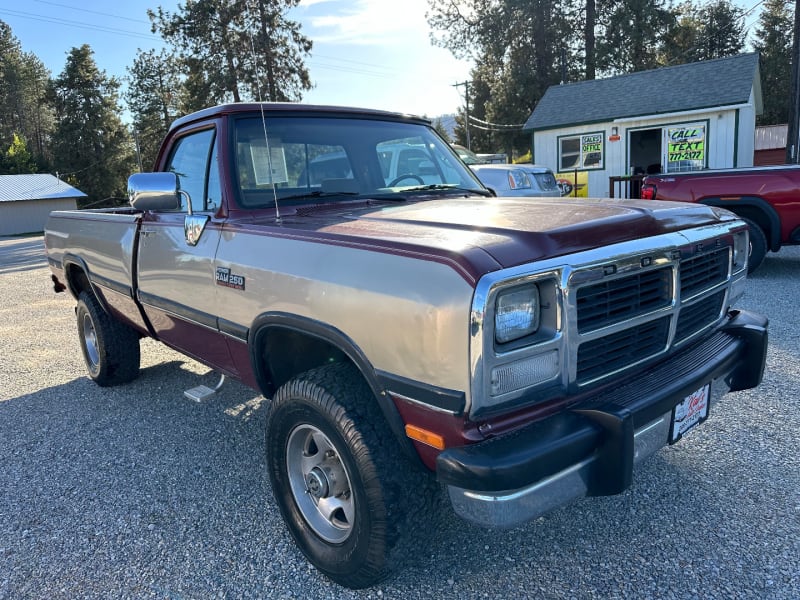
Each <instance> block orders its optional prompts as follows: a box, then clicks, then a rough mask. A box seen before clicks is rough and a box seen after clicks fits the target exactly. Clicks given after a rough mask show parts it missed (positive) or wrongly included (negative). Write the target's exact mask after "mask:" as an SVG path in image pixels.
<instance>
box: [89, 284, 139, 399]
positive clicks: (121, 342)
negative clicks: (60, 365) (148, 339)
mask: <svg viewBox="0 0 800 600" xmlns="http://www.w3.org/2000/svg"><path fill="white" fill-rule="evenodd" d="M75 313H76V316H77V318H78V337H79V339H80V343H81V351H82V352H83V359H84V361H85V362H86V369H87V371H88V372H89V377H91V378H92V380H94V382H95V383H97V385H100V386H103V387H107V386H113V385H120V384H123V383H128V382H130V381H133V380H134V379H136V377H138V375H139V364H140V360H141V354H140V351H139V334H138V333H136V332H135V331H134V330H133V329H131V328H130V327H128V326H127V325H124V324H123V323H120V322H119V321H117V320H115V319H114V318H113V317H111V316H110V315H109V314H108V313H107V312H106V311H105V310H103V307H102V306H100V303H99V302H98V301H97V298H95V296H94V295H93V294H91V293H89V292H85V291H84V292H81V293H80V296H79V297H78V308H77V310H76V311H75Z"/></svg>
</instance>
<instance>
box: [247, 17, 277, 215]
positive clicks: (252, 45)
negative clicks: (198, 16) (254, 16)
mask: <svg viewBox="0 0 800 600" xmlns="http://www.w3.org/2000/svg"><path fill="white" fill-rule="evenodd" d="M247 34H248V36H249V37H250V49H251V51H252V52H253V67H254V68H255V73H256V89H257V90H258V106H259V108H260V109H261V126H262V127H263V128H264V142H265V143H266V144H267V167H268V168H269V180H270V183H272V196H273V199H274V200H275V222H276V223H280V222H281V211H280V208H278V190H277V188H276V187H275V181H274V180H273V178H272V173H273V171H272V148H270V145H269V135H268V134H267V118H266V117H265V116H264V100H263V99H262V97H261V81H260V75H259V72H258V71H259V69H258V58H257V57H256V44H255V42H254V41H253V34H252V33H251V32H249V31H248V32H247Z"/></svg>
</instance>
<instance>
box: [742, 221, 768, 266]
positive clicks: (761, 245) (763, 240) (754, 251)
mask: <svg viewBox="0 0 800 600" xmlns="http://www.w3.org/2000/svg"><path fill="white" fill-rule="evenodd" d="M739 218H740V219H741V220H742V221H744V222H745V223H747V226H748V228H749V229H750V254H749V255H748V257H747V273H748V274H750V273H752V272H754V271H755V270H756V269H757V268H758V267H760V266H761V263H762V262H764V257H766V255H767V236H766V235H765V234H764V230H763V229H761V226H760V225H758V223H756V222H755V221H751V220H750V219H745V218H744V217H739Z"/></svg>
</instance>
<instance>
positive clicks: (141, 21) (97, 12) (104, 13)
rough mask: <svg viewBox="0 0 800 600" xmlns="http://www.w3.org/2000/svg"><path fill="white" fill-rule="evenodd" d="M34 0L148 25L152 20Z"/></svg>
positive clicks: (38, 0) (39, 1)
mask: <svg viewBox="0 0 800 600" xmlns="http://www.w3.org/2000/svg"><path fill="white" fill-rule="evenodd" d="M33 1H34V2H38V3H39V4H49V5H50V6H60V7H61V8H68V9H69V10H74V11H77V12H84V13H90V14H93V15H101V16H103V17H111V18H112V19H122V20H123V21H131V22H132V23H145V24H146V25H150V21H145V20H144V19H133V18H131V17H123V16H122V15H115V14H113V13H107V12H100V11H99V10H89V9H88V8H80V7H78V6H72V5H70V4H62V3H60V2H50V1H49V0H33Z"/></svg>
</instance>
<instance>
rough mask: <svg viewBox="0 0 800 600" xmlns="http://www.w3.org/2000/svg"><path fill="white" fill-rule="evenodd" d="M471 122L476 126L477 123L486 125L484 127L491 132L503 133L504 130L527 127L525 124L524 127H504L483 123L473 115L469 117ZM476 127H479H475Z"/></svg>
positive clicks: (487, 122)
mask: <svg viewBox="0 0 800 600" xmlns="http://www.w3.org/2000/svg"><path fill="white" fill-rule="evenodd" d="M469 120H470V121H472V123H473V125H475V124H476V123H477V124H480V125H484V126H486V127H488V128H490V129H489V131H502V130H506V129H522V128H523V127H525V125H524V124H522V125H502V124H500V123H490V122H489V121H482V120H481V119H479V118H478V117H475V116H473V115H470V116H469ZM475 126H476V127H477V125H475Z"/></svg>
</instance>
